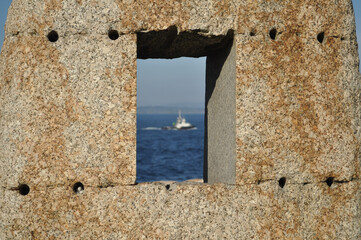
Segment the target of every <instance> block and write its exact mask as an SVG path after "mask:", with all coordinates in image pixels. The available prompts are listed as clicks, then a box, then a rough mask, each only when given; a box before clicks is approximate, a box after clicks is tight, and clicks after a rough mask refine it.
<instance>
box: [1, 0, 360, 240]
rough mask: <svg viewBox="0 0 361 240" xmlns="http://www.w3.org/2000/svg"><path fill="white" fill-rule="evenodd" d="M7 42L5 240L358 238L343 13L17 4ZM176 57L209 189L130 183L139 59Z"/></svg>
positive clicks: (355, 144)
mask: <svg viewBox="0 0 361 240" xmlns="http://www.w3.org/2000/svg"><path fill="white" fill-rule="evenodd" d="M5 30H6V33H5V41H4V45H3V48H2V51H1V55H0V133H1V134H0V146H1V147H0V208H1V211H0V239H142V238H144V239H183V238H186V239H199V238H207V239H220V238H227V239H361V179H360V174H361V169H360V168H361V161H360V157H361V156H360V140H361V135H360V134H361V104H360V97H361V96H360V95H361V77H360V74H359V69H358V63H359V58H358V54H357V42H356V33H355V31H356V30H355V21H354V13H353V8H352V3H351V0H332V1H330V0H292V1H291V0H252V1H248V0H167V1H163V0H97V1H95V0H14V1H13V3H12V5H11V7H10V9H9V14H8V19H7V23H6V27H5ZM180 56H190V57H200V56H208V59H207V93H206V95H207V96H206V97H207V106H206V111H207V116H206V117H207V123H206V124H207V126H206V128H208V129H207V133H208V134H207V136H206V144H208V145H207V146H206V151H207V152H206V154H205V155H206V160H205V163H206V164H205V166H206V169H205V174H206V175H205V180H206V182H207V183H192V182H185V183H167V184H163V183H142V184H136V179H135V177H136V173H135V169H136V94H137V91H136V71H137V67H136V59H137V58H143V59H145V58H174V57H180ZM230 86H232V87H230ZM222 121H226V122H227V123H229V124H228V125H227V126H229V127H226V128H224V129H223V128H222V127H223V126H222V124H220V123H221V122H222ZM208 160H209V161H208Z"/></svg>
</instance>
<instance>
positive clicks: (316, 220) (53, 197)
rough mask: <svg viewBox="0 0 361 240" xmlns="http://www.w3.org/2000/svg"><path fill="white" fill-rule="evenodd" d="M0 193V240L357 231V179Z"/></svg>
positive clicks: (336, 235)
mask: <svg viewBox="0 0 361 240" xmlns="http://www.w3.org/2000/svg"><path fill="white" fill-rule="evenodd" d="M1 191H2V193H1V194H2V196H4V197H3V198H2V200H0V201H1V208H2V211H1V222H0V223H1V224H0V226H1V227H2V230H3V231H1V233H0V238H1V239H14V238H15V239H52V238H54V239H139V238H147V239H155V238H158V239H159V238H160V239H175V238H176V239H179V238H181V239H183V238H190V239H199V238H209V239H220V238H227V239H253V238H255V239H317V238H319V239H325V238H330V239H358V238H359V236H360V235H359V234H360V232H359V230H360V229H361V222H360V211H359V209H360V207H361V206H360V204H361V191H360V181H352V182H348V183H334V184H333V185H332V186H331V187H328V186H327V184H326V183H315V184H308V185H303V184H286V185H285V187H284V188H280V187H279V186H278V183H277V181H268V182H264V183H261V184H259V185H254V184H249V185H244V186H239V185H238V186H235V185H233V186H232V185H228V186H227V185H220V184H215V185H208V184H189V183H188V184H173V185H172V187H170V188H169V190H167V188H166V186H165V185H162V184H140V185H137V186H115V187H109V188H97V187H91V186H85V189H84V192H83V193H82V194H75V193H74V192H73V191H72V189H71V186H59V187H52V188H45V189H41V190H34V191H32V192H31V193H30V194H28V195H27V196H21V195H19V194H18V193H17V192H16V191H9V190H4V189H1ZM19 209H21V211H19ZM5 219H6V221H5Z"/></svg>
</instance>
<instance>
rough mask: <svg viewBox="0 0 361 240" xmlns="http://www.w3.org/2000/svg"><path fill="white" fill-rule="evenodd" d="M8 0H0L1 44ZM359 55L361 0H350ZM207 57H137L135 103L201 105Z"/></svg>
mask: <svg viewBox="0 0 361 240" xmlns="http://www.w3.org/2000/svg"><path fill="white" fill-rule="evenodd" d="M10 3H11V0H0V46H2V44H3V40H4V25H5V20H6V15H7V10H8V8H9V6H10ZM353 4H354V10H355V15H356V28H357V40H358V44H359V55H360V56H361V0H353ZM205 61H206V58H205V57H203V58H178V59H173V60H165V59H148V60H138V61H137V82H138V86H137V94H138V96H137V104H138V106H176V107H180V106H184V107H192V106H194V107H199V106H203V105H204V93H205V71H206V67H205V66H206V63H205Z"/></svg>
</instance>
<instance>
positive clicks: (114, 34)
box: [108, 30, 119, 40]
mask: <svg viewBox="0 0 361 240" xmlns="http://www.w3.org/2000/svg"><path fill="white" fill-rule="evenodd" d="M108 37H109V38H110V39H111V40H117V39H118V38H119V33H118V31H117V30H109V32H108Z"/></svg>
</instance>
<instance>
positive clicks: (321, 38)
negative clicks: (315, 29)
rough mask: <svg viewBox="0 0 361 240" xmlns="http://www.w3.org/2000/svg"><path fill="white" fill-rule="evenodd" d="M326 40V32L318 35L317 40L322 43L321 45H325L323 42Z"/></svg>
mask: <svg viewBox="0 0 361 240" xmlns="http://www.w3.org/2000/svg"><path fill="white" fill-rule="evenodd" d="M324 39H325V33H324V32H321V33H319V34H318V35H317V40H318V41H319V42H320V43H323V40H324Z"/></svg>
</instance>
